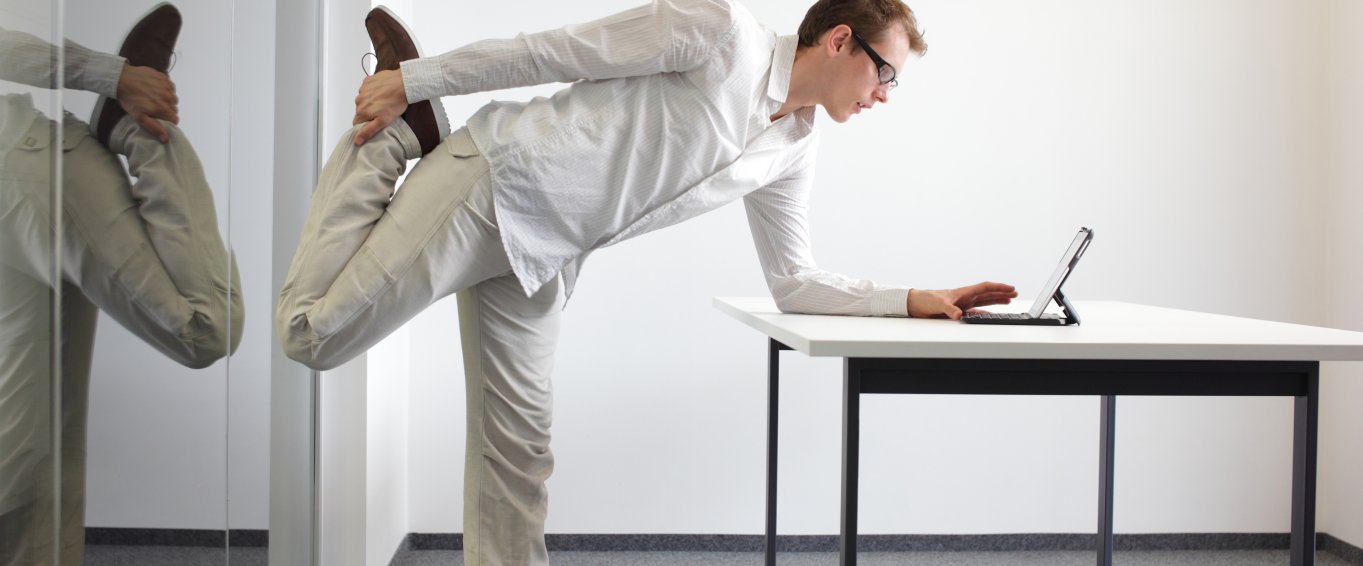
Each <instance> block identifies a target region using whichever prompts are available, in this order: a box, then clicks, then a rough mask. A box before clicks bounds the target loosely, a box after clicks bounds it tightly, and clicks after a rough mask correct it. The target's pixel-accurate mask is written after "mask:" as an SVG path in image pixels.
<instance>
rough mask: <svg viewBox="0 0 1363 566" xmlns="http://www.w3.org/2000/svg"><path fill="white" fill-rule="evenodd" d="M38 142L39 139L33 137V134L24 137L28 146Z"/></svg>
mask: <svg viewBox="0 0 1363 566" xmlns="http://www.w3.org/2000/svg"><path fill="white" fill-rule="evenodd" d="M36 143H38V140H36V139H33V136H28V137H27V138H25V139H24V145H26V146H28V147H33V145H34V144H36Z"/></svg>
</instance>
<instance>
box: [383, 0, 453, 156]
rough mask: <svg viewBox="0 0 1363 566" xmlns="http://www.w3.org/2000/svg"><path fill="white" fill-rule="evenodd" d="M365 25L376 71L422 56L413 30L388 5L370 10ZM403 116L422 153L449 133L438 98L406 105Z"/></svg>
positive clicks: (431, 148) (395, 66)
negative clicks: (372, 48) (375, 62)
mask: <svg viewBox="0 0 1363 566" xmlns="http://www.w3.org/2000/svg"><path fill="white" fill-rule="evenodd" d="M364 27H365V29H367V30H369V40H370V41H371V42H373V43H374V56H375V58H376V59H378V62H377V64H376V65H375V66H374V71H375V72H378V71H395V70H398V69H399V68H401V64H402V62H403V61H407V60H411V59H417V58H419V57H421V48H420V47H419V46H417V44H416V39H415V38H414V37H413V34H412V30H411V29H409V28H408V27H407V24H405V23H403V22H402V20H401V19H399V18H398V17H397V15H396V14H394V13H393V11H392V10H389V9H388V7H387V6H379V7H378V8H374V9H373V10H370V11H369V15H368V16H366V17H365V18H364ZM402 119H403V121H405V122H407V125H408V126H409V127H411V128H412V132H414V133H416V138H417V140H418V141H420V142H421V155H426V154H427V153H430V152H431V150H433V149H435V147H436V146H438V145H440V142H441V141H442V140H444V139H445V136H448V135H450V127H449V124H447V123H446V122H445V108H444V107H443V106H441V104H440V99H438V98H436V99H431V100H423V101H421V102H414V103H412V104H409V105H407V111H406V112H403V113H402Z"/></svg>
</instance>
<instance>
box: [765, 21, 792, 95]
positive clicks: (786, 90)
mask: <svg viewBox="0 0 1363 566" xmlns="http://www.w3.org/2000/svg"><path fill="white" fill-rule="evenodd" d="M798 42H799V38H797V37H796V36H794V35H782V36H780V37H777V38H776V48H775V49H774V50H773V51H772V54H771V76H770V77H769V78H768V79H767V97H769V98H771V99H772V100H774V101H776V103H777V107H778V108H779V107H780V105H782V104H785V102H786V97H787V96H788V95H789V94H790V72H791V69H792V68H794V67H795V46H796V44H797V43H798Z"/></svg>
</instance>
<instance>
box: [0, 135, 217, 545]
mask: <svg viewBox="0 0 1363 566" xmlns="http://www.w3.org/2000/svg"><path fill="white" fill-rule="evenodd" d="M34 112H35V114H36V111H34ZM36 117H37V119H35V120H34V121H33V126H32V127H31V128H30V129H29V131H28V132H27V134H25V136H24V139H21V140H12V141H17V144H15V146H14V147H13V149H11V150H10V151H9V152H7V153H5V154H4V155H0V566H14V565H23V566H41V565H47V564H52V563H53V559H54V555H55V554H56V553H54V548H57V549H59V554H60V563H61V564H80V563H81V558H82V553H83V549H84V539H85V533H84V527H85V522H84V521H85V514H84V513H85V453H86V446H85V438H86V419H87V413H88V389H89V380H90V356H91V353H92V348H93V343H94V332H95V321H96V314H97V312H98V310H104V311H105V312H106V313H108V314H109V315H110V317H112V318H113V319H114V320H116V321H118V322H119V323H120V324H121V325H122V326H124V327H126V328H128V329H129V330H130V331H132V332H133V334H135V335H137V336H138V337H139V338H141V339H142V340H144V341H146V342H147V343H148V344H151V345H152V346H154V347H155V348H156V349H157V350H160V351H161V352H163V353H164V354H166V355H167V356H169V357H171V358H172V359H174V360H176V361H177V362H179V363H181V364H184V365H186V366H190V367H204V366H207V365H209V364H211V363H213V362H214V361H216V360H218V359H220V358H222V357H223V356H225V355H226V354H227V353H228V352H229V351H230V350H232V349H235V348H236V345H237V344H238V343H239V342H240V339H241V326H242V325H241V322H242V303H241V297H240V295H239V294H238V290H239V289H240V284H239V283H238V279H239V278H238V277H237V274H236V269H235V265H232V266H231V274H230V276H229V264H230V261H231V259H230V257H229V254H228V253H227V251H226V248H225V247H224V246H223V242H222V237H221V235H220V234H219V232H218V225H217V216H216V213H215V211H214V206H213V195H212V191H211V189H210V188H209V187H208V184H207V181H206V180H205V178H204V174H203V169H202V167H201V166H200V164H199V160H198V157H197V155H196V154H195V152H194V149H193V147H191V146H190V144H189V142H188V140H187V139H186V138H185V136H184V134H183V133H182V132H181V131H180V130H179V128H177V127H175V126H174V125H172V124H169V123H163V125H164V126H165V127H166V128H167V131H168V132H170V141H169V142H168V143H166V144H162V143H160V142H159V141H158V140H156V139H155V138H153V137H151V136H150V135H149V134H147V133H146V132H145V131H143V130H142V129H141V128H140V127H138V126H137V125H136V124H135V123H134V122H133V121H132V120H130V119H127V118H124V120H123V121H121V122H119V124H118V125H117V126H116V127H115V129H114V132H113V135H112V136H111V138H110V145H111V148H109V149H106V148H104V147H103V146H101V145H100V144H99V142H97V141H96V140H95V139H94V138H92V137H91V136H90V135H89V133H88V129H87V128H88V126H86V124H85V123H84V122H82V121H80V120H78V119H76V118H73V117H71V116H69V115H68V116H67V117H66V120H65V122H64V123H63V124H61V126H60V127H62V128H63V130H62V131H63V135H64V138H65V140H64V142H63V144H62V147H60V148H55V147H53V145H54V144H53V140H52V131H53V128H54V127H56V126H55V124H54V123H53V122H51V121H50V120H47V119H46V118H43V117H41V116H40V115H38V116H36ZM18 118H19V116H0V119H18ZM54 149H61V150H62V186H61V189H62V190H61V193H60V194H61V204H62V214H61V219H62V222H61V226H60V227H61V232H60V233H61V240H60V242H61V264H60V267H59V269H54V266H53V244H54V242H53V237H52V236H53V234H54V231H53V226H52V220H51V219H52V213H53V208H54V207H53V206H52V195H53V194H54V192H53V190H52V186H53V179H52V174H51V164H52V156H53V155H52V152H53V151H54ZM116 153H117V154H122V155H124V156H126V157H127V159H128V170H126V171H125V170H124V168H123V165H122V164H120V163H119V160H118V157H117V155H116ZM129 174H131V175H133V176H134V177H136V179H137V180H136V182H130V181H129V178H128V176H129ZM56 271H60V273H56ZM229 279H230V280H231V291H230V298H229V291H228V288H229V286H228V281H229ZM53 289H58V290H59V291H60V297H61V299H60V307H61V319H60V320H61V325H60V327H61V332H60V338H59V339H60V344H59V348H60V349H59V350H58V351H59V352H60V360H61V369H60V379H61V383H60V387H59V390H60V393H61V402H60V409H59V412H60V414H59V415H58V418H59V420H60V422H61V435H60V445H61V452H60V453H61V458H60V459H58V458H54V457H53V447H54V445H55V444H56V442H55V441H54V439H53V438H52V435H51V430H52V410H53V404H54V403H53V402H54V399H53V396H52V393H53V391H54V388H53V382H52V380H53V379H54V378H56V377H57V375H56V374H54V372H55V371H57V370H56V367H55V366H54V365H53V364H52V363H51V362H52V353H53V350H52V341H53V340H54V339H58V337H55V336H52V332H53V330H54V328H53V326H52V325H51V324H50V321H51V309H52V299H51V298H52V297H53V296H54V293H53ZM229 305H230V306H229ZM57 477H60V481H57V479H56V478H57ZM58 498H60V504H59V505H60V507H59V509H60V512H59V513H58V512H57V509H58V507H57V505H58V503H57V501H58ZM58 532H60V535H58V534H57V533H58Z"/></svg>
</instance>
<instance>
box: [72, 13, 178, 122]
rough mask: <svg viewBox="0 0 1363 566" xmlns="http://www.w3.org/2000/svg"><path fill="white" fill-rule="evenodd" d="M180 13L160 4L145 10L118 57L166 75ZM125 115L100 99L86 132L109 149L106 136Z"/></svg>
mask: <svg viewBox="0 0 1363 566" xmlns="http://www.w3.org/2000/svg"><path fill="white" fill-rule="evenodd" d="M181 23H182V20H181V19H180V10H178V9H176V8H175V6H172V5H170V3H169V2H162V3H160V4H157V5H156V6H154V7H152V9H151V10H148V11H147V13H146V14H145V15H143V16H142V18H141V19H139V20H138V21H137V23H136V24H133V27H132V29H131V30H128V34H127V35H125V36H124V37H123V46H122V47H120V48H119V49H118V54H119V56H121V57H123V58H124V59H127V60H128V65H131V66H134V67H151V68H153V69H156V70H158V71H161V72H162V73H165V72H169V71H170V60H171V57H172V56H173V55H174V53H175V40H176V39H178V38H179V37H180V25H181ZM125 115H127V113H126V112H124V111H123V106H122V105H120V104H119V103H118V100H117V99H113V98H109V97H107V96H100V97H99V100H97V101H95V113H94V115H93V116H91V117H90V132H91V133H93V134H94V135H95V139H97V140H99V143H101V144H104V146H105V147H108V146H109V135H110V134H112V133H113V131H114V126H115V125H116V124H118V121H119V120H120V119H122V118H123V116H125Z"/></svg>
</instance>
